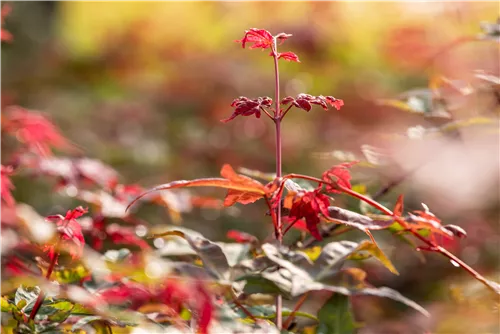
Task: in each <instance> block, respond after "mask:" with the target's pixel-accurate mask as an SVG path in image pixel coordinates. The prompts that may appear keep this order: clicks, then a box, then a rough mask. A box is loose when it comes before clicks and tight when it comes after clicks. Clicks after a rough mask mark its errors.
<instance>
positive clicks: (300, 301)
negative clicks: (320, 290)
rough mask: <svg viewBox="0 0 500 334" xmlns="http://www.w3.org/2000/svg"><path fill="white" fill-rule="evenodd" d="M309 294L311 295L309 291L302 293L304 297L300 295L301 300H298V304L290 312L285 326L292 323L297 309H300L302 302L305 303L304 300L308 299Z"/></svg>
mask: <svg viewBox="0 0 500 334" xmlns="http://www.w3.org/2000/svg"><path fill="white" fill-rule="evenodd" d="M307 296H309V292H306V293H304V294H303V295H302V297H300V299H299V301H298V302H297V304H296V305H295V307H294V308H293V311H292V313H290V315H289V316H288V318H287V319H286V321H285V323H284V324H283V328H288V327H289V326H290V324H291V323H292V320H293V318H295V313H297V311H298V310H299V309H300V307H301V306H302V304H304V302H305V301H306V299H307Z"/></svg>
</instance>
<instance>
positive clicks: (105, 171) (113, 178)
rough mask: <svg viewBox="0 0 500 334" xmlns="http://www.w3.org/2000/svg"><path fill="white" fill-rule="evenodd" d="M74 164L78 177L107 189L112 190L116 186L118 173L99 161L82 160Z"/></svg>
mask: <svg viewBox="0 0 500 334" xmlns="http://www.w3.org/2000/svg"><path fill="white" fill-rule="evenodd" d="M74 164H75V168H76V170H77V171H78V173H79V174H80V176H82V177H84V178H85V179H87V180H90V181H91V182H93V183H95V184H98V185H100V186H102V187H107V188H114V187H115V186H116V185H117V184H118V173H117V172H116V171H115V170H114V169H113V168H112V167H111V166H108V165H106V164H104V163H102V162H101V161H99V160H95V159H88V158H83V159H78V160H76V161H75V162H74Z"/></svg>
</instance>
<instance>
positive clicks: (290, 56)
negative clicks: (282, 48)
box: [278, 51, 300, 63]
mask: <svg viewBox="0 0 500 334" xmlns="http://www.w3.org/2000/svg"><path fill="white" fill-rule="evenodd" d="M278 59H284V60H288V61H295V62H297V63H300V60H299V57H298V56H297V55H296V54H295V53H293V52H290V51H288V52H282V53H278Z"/></svg>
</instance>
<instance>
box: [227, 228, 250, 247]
mask: <svg viewBox="0 0 500 334" xmlns="http://www.w3.org/2000/svg"><path fill="white" fill-rule="evenodd" d="M226 236H227V237H228V238H229V239H233V240H234V241H236V242H239V243H242V244H243V243H252V242H255V241H256V240H257V239H256V238H255V237H254V236H253V235H251V234H248V233H245V232H241V231H238V230H229V231H228V232H227V234H226Z"/></svg>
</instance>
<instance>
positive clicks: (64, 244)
mask: <svg viewBox="0 0 500 334" xmlns="http://www.w3.org/2000/svg"><path fill="white" fill-rule="evenodd" d="M85 213H87V209H84V208H83V207H81V206H79V207H77V208H75V209H74V210H68V212H66V216H64V217H63V216H62V215H54V216H49V217H47V219H48V220H57V222H56V226H57V232H58V233H59V239H58V240H57V241H56V242H55V243H52V244H48V245H46V246H45V247H44V250H46V251H48V253H49V257H50V259H51V260H52V259H54V256H55V255H56V252H59V251H60V250H61V248H62V249H64V250H66V251H68V253H69V254H70V255H71V257H72V258H73V259H79V258H80V257H81V256H82V254H83V247H84V246H85V239H84V237H83V233H82V227H81V226H80V224H79V223H78V222H77V221H76V219H77V218H79V217H81V216H82V215H83V214H85Z"/></svg>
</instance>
